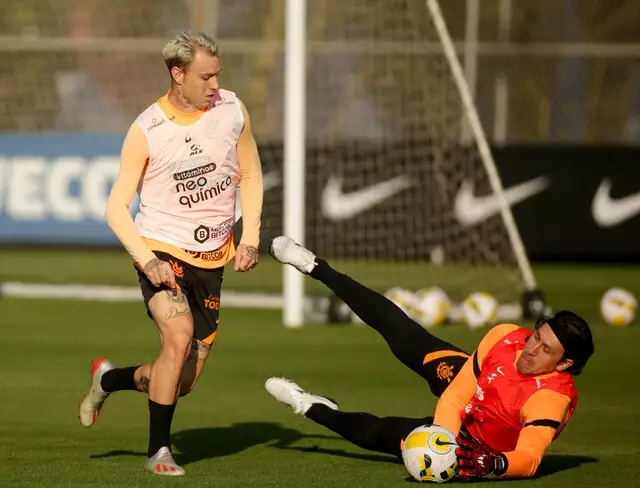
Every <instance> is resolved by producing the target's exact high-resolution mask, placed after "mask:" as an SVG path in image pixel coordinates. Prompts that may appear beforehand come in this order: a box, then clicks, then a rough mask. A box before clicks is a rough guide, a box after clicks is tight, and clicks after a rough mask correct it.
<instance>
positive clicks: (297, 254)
mask: <svg viewBox="0 0 640 488" xmlns="http://www.w3.org/2000/svg"><path fill="white" fill-rule="evenodd" d="M269 254H271V255H272V256H273V257H274V258H275V259H276V260H277V261H279V262H281V263H282V264H290V265H291V266H293V267H294V268H296V269H297V270H298V271H300V272H301V273H305V274H309V273H311V271H313V268H315V266H316V264H317V263H316V255H315V254H313V253H312V252H311V251H309V249H307V248H305V247H302V246H301V245H300V244H298V243H297V242H296V241H294V240H293V239H291V237H286V236H279V237H276V238H275V239H273V240H272V241H271V245H270V246H269Z"/></svg>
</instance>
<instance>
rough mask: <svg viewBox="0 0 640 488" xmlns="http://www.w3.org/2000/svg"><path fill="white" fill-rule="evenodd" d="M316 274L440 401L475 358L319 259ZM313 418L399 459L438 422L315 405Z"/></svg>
mask: <svg viewBox="0 0 640 488" xmlns="http://www.w3.org/2000/svg"><path fill="white" fill-rule="evenodd" d="M316 262H317V263H318V264H317V265H316V266H315V268H314V269H313V271H311V273H310V276H311V277H312V278H315V279H317V280H319V281H321V282H322V283H324V284H325V285H326V286H327V287H329V288H330V289H331V290H332V291H333V292H334V293H335V294H336V295H337V296H338V298H340V299H341V300H342V301H344V302H345V303H346V304H347V305H348V306H349V307H350V308H351V310H353V312H354V313H355V314H356V315H357V316H358V317H360V319H362V320H363V321H364V322H365V323H366V324H367V325H369V326H370V327H372V328H374V329H375V330H377V331H378V332H379V333H380V335H382V337H383V338H384V339H385V341H386V342H387V344H388V345H389V348H390V349H391V352H393V354H394V355H395V356H396V358H398V359H399V360H400V361H401V362H402V363H403V364H405V365H406V366H408V367H409V368H411V369H412V370H413V371H415V372H416V373H418V374H419V375H420V376H422V377H423V378H424V379H425V380H426V381H427V383H428V384H429V388H430V389H431V392H432V393H433V394H434V395H436V396H437V397H440V395H441V394H442V392H443V391H444V390H445V389H446V387H447V386H448V385H449V383H451V380H452V379H453V378H454V377H455V375H456V374H457V373H458V372H459V371H460V369H461V368H462V366H463V365H464V363H465V362H466V360H467V359H468V358H469V354H468V353H466V352H465V351H463V350H462V349H460V348H458V347H456V346H454V345H452V344H449V343H448V342H446V341H443V340H442V339H439V338H437V337H435V336H434V335H432V334H430V333H429V332H427V331H426V330H425V329H424V328H423V327H422V326H421V325H420V324H418V323H416V322H414V321H413V320H412V319H411V318H409V317H408V316H407V315H406V314H405V313H404V312H403V311H402V310H401V309H400V308H398V307H397V306H396V305H395V304H394V303H393V302H391V301H390V300H389V299H387V298H386V297H384V296H383V295H380V294H379V293H377V292H375V291H373V290H371V289H369V288H367V287H366V286H364V285H362V284H360V283H358V282H357V281H355V280H353V279H351V278H350V277H349V276H347V275H345V274H342V273H340V272H338V271H336V270H335V269H333V268H332V267H331V266H329V264H328V263H327V262H326V261H324V260H322V259H317V260H316ZM305 415H306V417H307V418H310V419H311V420H313V421H315V422H317V423H319V424H321V425H324V426H325V427H327V428H328V429H330V430H332V431H334V432H336V433H337V434H340V435H341V436H342V437H344V438H345V439H347V440H348V441H350V442H353V443H354V444H356V445H357V446H360V447H362V448H364V449H369V450H371V451H378V452H383V453H387V454H393V455H397V456H399V455H400V453H401V441H402V440H403V439H404V438H405V437H406V436H407V435H408V434H409V432H411V431H412V430H413V429H415V428H416V427H419V426H420V425H424V424H430V423H432V422H433V418H432V417H422V418H404V417H383V418H380V417H376V416H375V415H371V414H368V413H356V412H341V411H336V410H332V409H331V408H329V407H327V406H325V405H322V404H315V405H313V406H312V407H311V408H310V409H309V410H308V411H307V413H306V414H305Z"/></svg>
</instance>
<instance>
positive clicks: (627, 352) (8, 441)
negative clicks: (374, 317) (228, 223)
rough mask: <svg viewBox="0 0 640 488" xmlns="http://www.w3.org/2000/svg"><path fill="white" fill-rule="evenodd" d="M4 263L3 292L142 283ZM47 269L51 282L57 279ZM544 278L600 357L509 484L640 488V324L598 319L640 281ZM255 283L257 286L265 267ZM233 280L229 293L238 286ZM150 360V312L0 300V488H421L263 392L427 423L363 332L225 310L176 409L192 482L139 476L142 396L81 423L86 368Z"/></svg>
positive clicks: (418, 401)
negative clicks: (282, 390)
mask: <svg viewBox="0 0 640 488" xmlns="http://www.w3.org/2000/svg"><path fill="white" fill-rule="evenodd" d="M10 255H11V253H7V252H0V261H2V266H1V267H0V273H2V274H1V278H2V279H5V280H8V279H12V280H17V279H22V280H26V281H57V282H68V281H78V279H76V277H78V278H81V277H85V278H87V279H86V280H83V281H86V282H94V283H100V282H115V283H119V284H129V283H130V282H131V281H133V280H132V275H133V273H132V271H131V269H130V268H129V265H126V266H125V265H122V267H121V268H117V266H116V268H117V269H116V270H112V269H113V263H111V265H106V266H105V265H104V264H105V263H104V261H103V259H102V258H103V257H101V256H100V254H99V253H98V254H96V255H94V259H93V261H94V266H93V267H92V266H91V260H90V259H89V258H87V260H86V262H83V266H86V267H84V269H78V268H76V267H69V266H67V267H66V268H65V267H64V266H63V263H62V262H61V259H58V261H57V264H52V263H51V261H50V260H49V259H48V256H47V253H46V252H42V251H33V255H32V258H33V260H32V261H31V264H30V266H28V268H24V267H23V268H22V271H21V272H22V274H20V268H19V267H18V266H15V259H7V256H10ZM14 257H15V255H14ZM267 259H268V258H265V261H267ZM9 261H14V264H11V263H10V262H9ZM107 261H108V260H107ZM117 262H118V263H122V260H121V257H120V258H118V259H117ZM37 263H43V264H42V265H41V266H38V265H37ZM263 264H267V263H266V262H265V263H263ZM54 266H59V270H58V271H59V272H58V274H55V270H54V271H51V268H52V267H54ZM118 266H119V265H118ZM268 266H269V265H267V266H266V267H268ZM65 269H66V271H65ZM32 270H35V271H32ZM110 270H112V271H110ZM92 271H93V272H92ZM116 271H117V272H116ZM536 271H537V274H538V276H539V278H540V281H541V284H542V287H543V289H545V291H546V292H547V294H548V296H549V298H550V301H551V305H552V306H553V307H554V308H555V309H558V308H560V307H563V308H564V307H566V308H569V309H574V310H576V311H578V312H580V313H583V314H584V315H585V316H586V317H587V318H589V319H590V320H591V322H592V324H593V330H594V333H595V344H596V354H595V355H594V357H593V359H592V360H591V362H590V364H589V365H588V367H587V368H586V370H585V373H584V374H583V375H582V376H580V377H578V378H577V384H578V389H579V392H580V399H579V405H578V409H577V411H576V414H575V416H574V418H573V419H572V421H571V422H570V423H569V425H568V427H567V428H566V430H565V432H564V433H563V435H562V436H561V438H560V439H559V440H558V441H556V442H554V443H553V445H552V447H551V449H550V451H549V452H548V454H547V456H546V457H545V459H544V460H543V463H542V466H541V468H540V474H541V476H539V477H538V478H536V479H532V480H526V481H518V482H515V483H517V485H514V486H524V487H543V486H544V487H550V488H554V487H558V488H560V487H565V486H581V487H595V486H612V487H613V486H616V487H618V486H620V487H633V486H640V481H638V480H639V478H640V468H639V467H638V459H639V455H640V442H639V441H638V439H640V415H639V414H638V410H637V405H638V404H639V403H640V393H639V392H638V388H637V386H636V385H637V383H638V382H637V381H636V379H635V378H636V376H637V373H636V371H635V367H636V364H637V363H636V361H637V349H638V346H639V345H640V327H639V326H638V325H637V324H635V325H632V326H630V327H628V328H624V329H613V328H610V327H608V326H606V325H604V324H603V323H602V322H601V321H600V320H599V319H598V316H597V303H598V299H599V297H600V296H601V293H602V292H603V291H604V289H606V288H608V287H610V286H614V285H616V286H626V287H628V288H630V289H631V291H634V292H635V293H636V294H637V293H638V291H640V290H638V289H637V284H636V280H637V276H638V269H637V268H615V267H575V266H546V267H537V269H536ZM63 272H64V273H66V274H64V273H63ZM109 273H112V274H111V275H110V274H109ZM255 274H256V275H257V276H260V275H259V274H258V270H256V272H255ZM26 275H31V277H32V279H29V277H28V276H27V277H25V276H26ZM36 275H37V276H36ZM63 275H64V276H63ZM228 275H229V282H233V281H234V279H237V278H236V277H233V278H232V277H231V276H232V275H233V273H232V272H230V273H228ZM109 276H112V277H113V279H109ZM252 279H255V278H252ZM270 279H272V281H273V282H274V283H275V282H276V281H277V278H273V277H272V278H270ZM119 280H121V281H119ZM126 280H129V281H126ZM307 281H310V280H307ZM227 284H228V282H227ZM634 286H635V287H636V289H634ZM437 334H438V335H439V336H441V337H443V338H445V339H447V340H450V341H451V342H454V343H455V344H457V345H460V346H462V347H465V348H467V349H472V348H473V347H474V346H475V345H476V344H477V342H478V341H479V340H480V338H481V336H482V332H470V331H468V330H466V329H465V328H464V327H462V326H459V325H451V326H445V327H442V328H440V329H439V330H437ZM156 350H157V335H156V332H155V330H154V326H153V324H152V323H151V322H150V321H149V320H148V319H147V318H146V316H145V313H144V307H143V305H142V304H138V303H97V302H75V301H52V300H24V299H9V298H5V299H0V486H1V487H4V486H6V487H12V488H19V487H35V486H42V487H63V486H64V487H78V488H80V487H83V488H85V487H147V486H189V487H190V488H191V487H201V486H202V487H204V486H224V487H236V486H237V487H243V488H244V487H246V486H257V487H269V486H273V487H279V488H280V487H302V486H303V487H305V488H307V487H309V488H311V487H327V486H329V487H332V488H335V487H343V486H344V487H352V486H363V487H365V486H366V487H403V486H414V485H413V482H411V481H408V479H407V476H408V475H407V473H406V471H405V470H404V467H403V466H402V464H400V463H398V462H396V461H395V460H394V459H392V458H389V457H388V456H384V455H379V454H376V453H370V452H367V451H364V450H362V449H359V448H357V447H355V446H353V445H351V444H349V443H348V442H346V441H344V440H342V439H340V438H339V437H337V436H336V435H334V434H333V433H331V432H329V431H327V430H325V429H323V428H322V427H320V426H317V425H315V424H314V423H312V422H311V421H308V420H306V419H304V418H302V417H299V416H296V415H294V414H293V413H292V412H291V410H290V409H289V408H288V407H286V406H284V405H281V404H279V403H277V402H276V401H274V400H273V399H272V398H271V397H270V396H269V395H268V394H267V393H266V392H265V390H264V388H263V383H264V380H265V379H266V378H267V377H269V376H272V375H284V376H289V377H291V378H293V379H295V380H296V381H298V382H299V383H300V384H301V385H302V386H303V387H306V388H308V389H309V390H311V391H314V392H317V393H321V394H327V395H330V396H332V397H334V398H336V399H337V400H338V401H339V402H340V404H341V408H343V409H345V410H351V411H370V412H372V413H375V414H378V415H406V416H423V415H427V414H429V413H431V412H432V410H433V407H434V405H435V399H434V398H432V396H431V394H430V393H429V390H428V388H427V387H426V385H425V384H424V382H423V380H421V379H420V378H419V377H417V376H416V375H415V374H414V373H412V372H411V371H409V370H407V369H406V368H405V367H404V366H402V365H401V364H400V363H399V362H398V361H397V360H396V359H395V358H394V357H393V356H392V355H391V353H390V352H389V351H388V350H387V348H386V345H385V344H384V341H383V340H382V339H381V338H380V337H379V336H378V335H377V334H376V333H375V332H374V331H372V330H370V329H368V328H367V327H366V326H337V325H335V326H326V327H321V326H312V327H307V328H303V329H300V330H287V329H285V328H283V327H282V324H281V316H280V313H278V312H274V311H242V310H237V309H234V310H231V309H226V310H225V309H224V304H223V311H222V314H221V329H220V333H219V334H218V339H217V342H216V344H215V346H214V349H213V352H212V356H211V358H210V360H209V363H208V364H207V368H206V371H205V373H204V375H203V377H202V378H201V381H200V383H199V385H198V386H197V388H196V390H195V391H194V392H193V393H192V394H191V395H190V396H188V397H186V398H185V399H183V400H182V401H181V402H180V404H179V406H178V409H177V411H176V417H175V421H174V428H173V432H174V438H173V440H174V451H175V453H176V459H177V461H178V462H180V463H182V464H183V465H184V467H185V469H186V470H187V475H186V477H185V478H183V479H159V478H158V477H154V476H151V475H147V474H145V473H143V471H142V464H143V462H144V455H145V451H146V443H147V429H148V426H147V408H146V398H145V397H144V396H143V395H142V394H138V393H134V392H121V393H116V394H114V395H113V396H112V397H111V398H109V400H107V403H106V404H105V407H104V409H103V412H102V415H101V417H100V419H99V420H98V423H97V424H96V425H95V426H93V427H92V428H89V429H85V428H83V427H81V426H80V424H79V422H78V420H77V404H78V402H79V401H80V399H81V398H82V395H83V394H84V393H85V390H86V388H87V387H88V379H89V375H88V371H89V367H90V361H91V360H92V359H94V358H96V357H99V356H102V355H107V356H109V357H110V358H111V359H112V360H113V361H114V362H115V363H116V364H118V365H131V364H140V363H142V362H145V361H147V360H150V359H152V358H153V356H154V354H155V352H156ZM454 483H455V484H457V485H459V483H456V482H454ZM490 483H491V481H487V482H481V483H479V484H474V486H479V487H481V486H490ZM509 484H510V486H511V485H512V483H509Z"/></svg>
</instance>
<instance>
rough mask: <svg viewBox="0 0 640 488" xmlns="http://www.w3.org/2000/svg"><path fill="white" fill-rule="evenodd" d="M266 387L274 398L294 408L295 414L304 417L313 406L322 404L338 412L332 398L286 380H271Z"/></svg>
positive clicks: (274, 378)
mask: <svg viewBox="0 0 640 488" xmlns="http://www.w3.org/2000/svg"><path fill="white" fill-rule="evenodd" d="M264 387H265V388H266V389H267V391H268V392H269V393H270V394H271V396H272V397H273V398H275V399H276V400H278V401H279V402H282V403H286V404H287V405H289V406H290V407H291V408H293V411H294V413H297V414H298V415H304V414H306V413H307V411H308V410H309V409H310V408H311V406H312V405H314V404H317V403H320V404H322V405H326V406H327V407H329V408H330V409H332V410H338V404H337V403H336V402H335V401H333V400H331V399H330V398H327V397H323V396H320V395H314V394H313V393H309V392H307V391H304V390H303V389H302V388H300V386H299V385H298V384H297V383H294V382H293V381H291V380H288V379H286V378H276V377H273V378H269V379H268V380H267V381H266V382H265V384H264Z"/></svg>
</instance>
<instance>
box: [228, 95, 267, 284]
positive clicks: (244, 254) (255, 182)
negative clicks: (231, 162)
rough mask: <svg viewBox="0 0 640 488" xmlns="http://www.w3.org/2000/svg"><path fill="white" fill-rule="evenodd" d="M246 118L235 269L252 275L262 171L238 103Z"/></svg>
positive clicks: (248, 122) (242, 136)
mask: <svg viewBox="0 0 640 488" xmlns="http://www.w3.org/2000/svg"><path fill="white" fill-rule="evenodd" d="M238 102H239V103H240V108H241V109H242V115H243V117H244V128H243V129H242V133H241V134H240V138H239V139H238V145H237V150H238V163H239V166H240V207H241V209H242V237H241V238H240V244H239V245H238V250H237V253H236V262H235V265H234V267H233V269H235V270H236V271H241V272H244V271H250V270H251V269H253V268H254V267H255V266H256V265H257V264H258V259H259V254H258V246H259V244H260V219H261V218H262V193H263V185H262V167H261V165H260V156H259V154H258V146H257V144H256V141H255V139H254V137H253V132H252V131H251V120H250V119H249V113H248V112H247V109H246V107H245V106H244V104H243V103H242V102H241V101H240V100H238Z"/></svg>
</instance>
